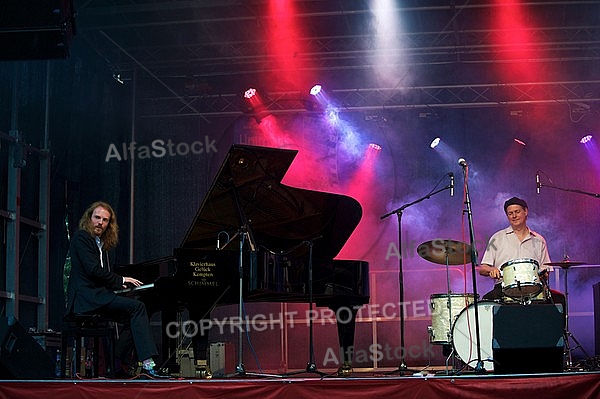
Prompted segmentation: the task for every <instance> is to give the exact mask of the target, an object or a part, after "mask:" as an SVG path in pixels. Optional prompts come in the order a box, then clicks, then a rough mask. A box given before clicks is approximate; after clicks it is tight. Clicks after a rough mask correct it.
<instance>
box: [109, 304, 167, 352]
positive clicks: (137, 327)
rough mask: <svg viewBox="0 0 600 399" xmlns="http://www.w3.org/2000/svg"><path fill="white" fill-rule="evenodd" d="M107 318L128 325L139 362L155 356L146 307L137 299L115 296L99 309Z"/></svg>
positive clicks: (154, 346) (154, 345)
mask: <svg viewBox="0 0 600 399" xmlns="http://www.w3.org/2000/svg"><path fill="white" fill-rule="evenodd" d="M99 312H100V313H102V314H105V315H107V316H111V317H116V318H117V319H119V320H120V321H121V320H122V321H124V322H126V323H127V324H129V328H130V329H131V337H132V339H133V343H134V345H135V350H136V352H137V357H138V359H139V360H140V361H143V360H146V359H149V358H151V357H154V356H157V355H158V351H157V350H156V344H155V343H154V338H153V337H152V331H150V322H149V320H148V313H147V312H146V305H144V303H143V302H141V301H138V300H137V299H133V298H127V297H121V296H117V297H116V298H115V299H114V300H113V301H112V302H111V303H109V304H108V305H105V306H103V307H102V308H100V309H99Z"/></svg>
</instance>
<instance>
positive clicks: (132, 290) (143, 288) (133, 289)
mask: <svg viewBox="0 0 600 399" xmlns="http://www.w3.org/2000/svg"><path fill="white" fill-rule="evenodd" d="M152 288H154V283H152V284H144V285H140V286H139V287H130V288H123V289H121V290H116V291H115V294H117V295H123V294H129V293H138V292H142V291H146V290H149V289H152Z"/></svg>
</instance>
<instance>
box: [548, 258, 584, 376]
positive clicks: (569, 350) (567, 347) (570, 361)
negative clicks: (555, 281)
mask: <svg viewBox="0 0 600 399" xmlns="http://www.w3.org/2000/svg"><path fill="white" fill-rule="evenodd" d="M568 262H569V257H568V256H565V260H564V262H563V263H564V265H562V266H560V268H561V269H563V270H564V271H565V309H564V312H565V334H564V335H565V361H566V366H567V368H573V357H572V356H571V353H572V352H573V351H575V350H577V349H581V351H582V352H583V354H584V355H585V357H586V359H591V356H590V355H589V353H587V352H586V350H585V349H584V348H583V346H581V343H580V342H579V341H578V340H577V338H575V336H574V335H573V333H572V332H571V331H569V268H570V267H571V266H572V265H570V264H568ZM571 263H575V262H571ZM548 291H549V289H548ZM569 339H571V340H573V342H574V343H575V344H576V346H575V347H574V348H571V344H570V342H569Z"/></svg>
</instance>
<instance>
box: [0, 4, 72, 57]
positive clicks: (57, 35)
mask: <svg viewBox="0 0 600 399" xmlns="http://www.w3.org/2000/svg"><path fill="white" fill-rule="evenodd" d="M74 35H75V19H74V11H73V0H4V1H1V2H0V60H31V59H51V58H65V57H68V55H69V46H70V44H71V40H72V38H73V36H74Z"/></svg>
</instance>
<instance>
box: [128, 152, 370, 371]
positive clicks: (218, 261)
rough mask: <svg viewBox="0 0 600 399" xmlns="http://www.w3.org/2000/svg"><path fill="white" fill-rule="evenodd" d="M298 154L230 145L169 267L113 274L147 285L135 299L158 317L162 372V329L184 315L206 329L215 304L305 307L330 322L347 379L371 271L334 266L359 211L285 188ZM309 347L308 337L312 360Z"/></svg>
mask: <svg viewBox="0 0 600 399" xmlns="http://www.w3.org/2000/svg"><path fill="white" fill-rule="evenodd" d="M296 154H297V151H296V150H288V149H276V148H268V147H257V146H247V145H233V146H232V147H231V148H230V150H229V152H228V153H227V155H226V157H225V159H224V161H223V163H222V164H221V167H220V169H219V171H218V173H217V175H216V176H215V178H214V180H213V184H212V185H211V187H210V189H209V191H208V193H207V195H206V196H205V198H204V200H203V202H202V204H201V206H200V208H199V210H198V213H197V214H196V216H195V218H194V220H193V222H192V224H191V226H190V227H189V229H188V231H187V232H186V234H185V237H184V239H183V241H182V243H181V245H180V247H178V248H175V249H174V251H173V252H174V253H173V258H170V259H162V260H160V261H151V262H144V263H140V264H135V265H122V266H120V267H118V268H117V272H118V273H120V274H122V275H130V276H133V277H137V278H139V279H140V280H142V281H144V282H153V284H152V288H151V289H150V290H147V291H144V292H140V293H139V295H140V299H141V300H142V301H144V302H147V306H148V307H149V309H150V311H152V310H160V311H161V312H162V313H161V315H162V324H163V328H162V333H163V339H162V352H163V353H162V354H161V355H162V357H163V359H162V360H163V364H169V360H171V364H172V359H173V356H172V355H173V353H174V352H175V351H176V349H177V348H176V347H175V346H176V343H175V342H174V340H172V339H169V338H168V337H165V335H166V334H165V328H166V326H167V325H168V323H170V322H172V321H174V320H175V319H176V317H177V314H178V312H180V311H181V309H182V308H186V309H187V310H188V313H189V317H190V320H193V321H195V322H197V323H199V325H206V324H202V323H205V322H206V321H207V320H210V314H211V311H212V310H213V309H214V307H215V306H216V305H218V304H240V303H241V302H305V303H310V304H311V305H310V306H311V307H312V304H314V305H315V306H322V307H328V308H330V309H332V310H333V311H334V312H335V314H336V316H337V317H338V320H337V327H338V338H339V346H340V348H341V353H340V356H341V360H342V364H341V365H340V368H339V370H338V373H339V374H340V375H347V374H349V373H350V372H351V362H352V359H351V356H352V355H351V353H352V350H351V346H352V345H353V342H354V330H355V318H356V314H357V311H358V309H359V308H360V307H361V306H362V305H364V304H365V303H368V301H369V275H368V264H367V263H366V262H364V261H360V260H334V257H335V256H336V255H337V253H338V252H339V251H340V250H341V248H342V247H343V245H344V244H345V243H346V241H347V240H348V238H349V237H350V234H351V233H352V232H353V231H354V229H355V228H356V226H357V225H358V222H359V221H360V218H361V216H362V209H361V206H360V204H359V203H358V202H357V201H356V200H355V199H353V198H350V197H348V196H344V195H338V194H331V193H325V192H318V191H311V190H305V189H299V188H294V187H290V186H287V185H284V184H282V183H281V181H282V179H283V177H284V175H285V173H286V172H287V170H288V169H289V167H290V165H291V164H292V161H293V160H294V158H295V156H296ZM315 173H318V171H315ZM311 272H312V273H311ZM240 289H241V296H240ZM203 320H204V322H203ZM312 339H313V336H312V328H311V337H310V340H311V342H310V344H311V350H312ZM192 340H193V349H194V357H195V360H196V364H197V366H198V365H205V364H206V358H207V347H208V334H196V335H195V336H194V337H193V339H192ZM240 345H241V344H240ZM240 349H241V348H238V351H239V350H240ZM349 349H350V350H349ZM238 359H240V357H239V354H238ZM173 367H174V366H173ZM240 367H243V365H241V364H238V371H240ZM241 371H243V368H242V369H241Z"/></svg>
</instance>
